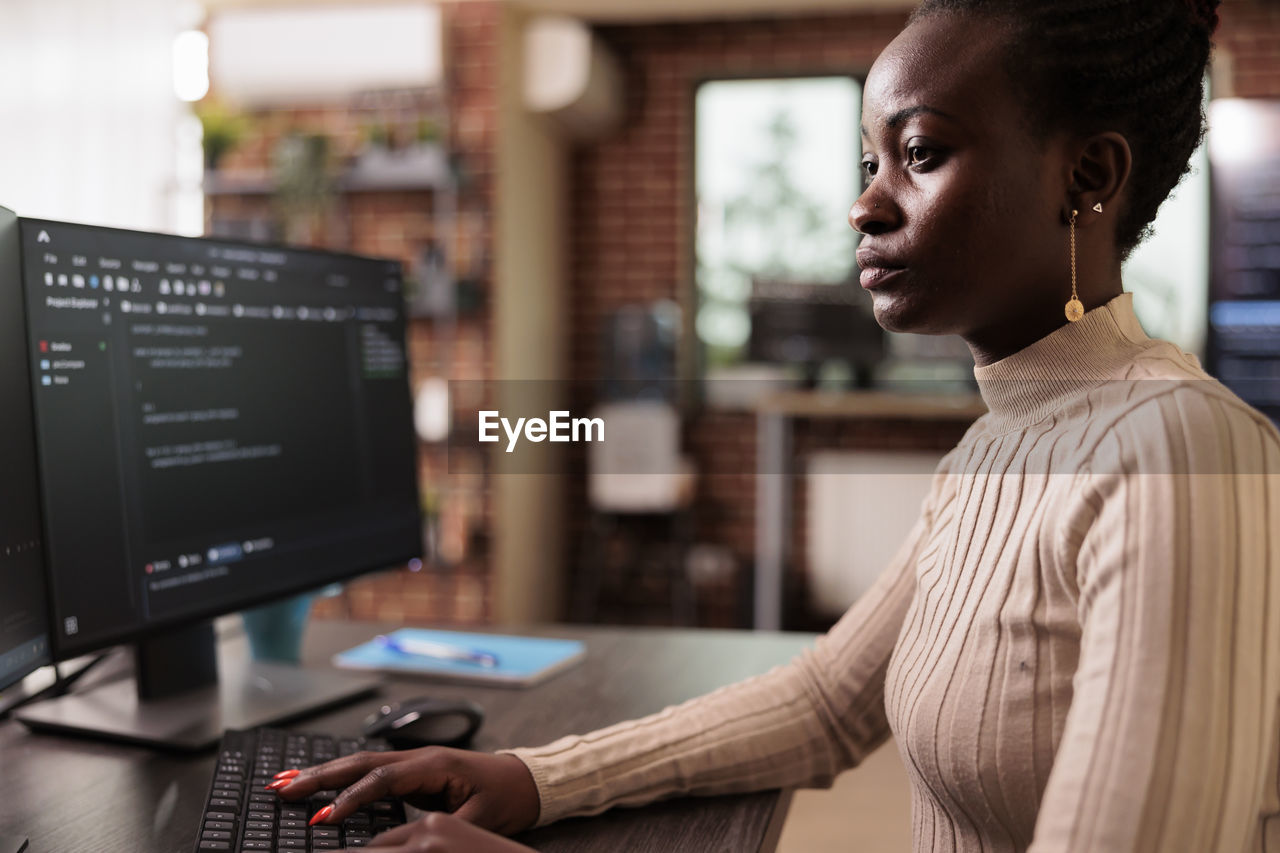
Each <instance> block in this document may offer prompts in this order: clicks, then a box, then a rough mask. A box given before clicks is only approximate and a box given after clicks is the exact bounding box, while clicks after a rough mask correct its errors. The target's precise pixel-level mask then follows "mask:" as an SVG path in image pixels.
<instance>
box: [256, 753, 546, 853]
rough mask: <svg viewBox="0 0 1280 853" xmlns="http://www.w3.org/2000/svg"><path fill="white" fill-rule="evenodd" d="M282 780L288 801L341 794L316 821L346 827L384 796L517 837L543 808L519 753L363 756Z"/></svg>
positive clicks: (284, 775) (283, 775)
mask: <svg viewBox="0 0 1280 853" xmlns="http://www.w3.org/2000/svg"><path fill="white" fill-rule="evenodd" d="M289 774H296V775H293V776H292V777H290V776H289ZM280 776H281V778H280V779H279V780H278V781H277V782H276V783H274V784H273V785H272V789H273V790H275V791H276V792H277V793H278V794H279V795H280V796H281V797H282V798H284V799H286V800H297V799H301V798H303V797H309V796H311V795H312V794H314V793H315V792H316V791H327V790H339V789H341V791H340V793H339V794H338V795H337V796H336V797H334V799H333V802H332V803H330V804H329V808H328V809H327V810H325V809H322V810H321V811H319V812H317V813H316V816H315V818H314V819H313V820H314V822H316V823H326V824H337V823H341V822H342V820H343V819H344V818H346V817H347V816H348V815H350V814H351V813H352V812H354V811H355V810H356V809H358V808H359V807H360V806H363V805H365V804H367V803H371V802H373V801H375V800H380V799H382V798H383V797H400V798H401V799H403V800H404V801H405V802H407V803H409V804H410V805H413V806H416V807H417V808H420V809H423V810H431V811H437V812H441V811H443V812H448V813H450V814H453V815H456V816H457V817H459V818H462V819H463V820H464V821H470V822H471V823H474V824H476V825H477V826H481V827H484V828H485V829H488V830H492V831H494V832H500V833H502V834H503V835H510V834H512V833H515V832H519V831H521V830H524V829H528V828H529V827H531V826H533V825H534V824H535V823H536V822H537V820H538V811H539V809H540V808H541V803H540V802H539V800H538V787H537V785H535V784H534V781H533V776H532V775H530V773H529V769H528V768H527V767H525V765H524V762H523V761H521V760H520V759H518V758H516V757H515V756H514V755H489V754H486V753H481V752H468V751H466V750H462V749H445V748H443V747H439V746H428V747H423V748H422V749H411V750H405V751H401V752H358V753H356V754H355V755H348V756H345V757H343V758H339V759H337V760H335V761H330V762H327V763H325V764H321V765H318V766H316V767H309V768H307V769H306V770H302V771H292V770H287V771H285V772H284V773H281V774H280ZM281 782H284V783H286V784H283V785H281V784H280V783H281ZM326 811H327V813H326ZM419 823H421V821H419ZM414 825H415V826H416V824H414ZM450 831H451V832H452V831H453V830H450ZM430 849H432V850H434V849H435V848H434V847H432V848H430ZM446 849H452V848H446ZM486 849H487V848H486ZM496 849H502V848H496ZM513 849H522V848H519V847H516V848H513Z"/></svg>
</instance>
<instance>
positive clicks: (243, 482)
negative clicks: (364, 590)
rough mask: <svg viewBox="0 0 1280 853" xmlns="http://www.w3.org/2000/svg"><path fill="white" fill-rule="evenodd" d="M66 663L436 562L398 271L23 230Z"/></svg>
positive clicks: (277, 252)
mask: <svg viewBox="0 0 1280 853" xmlns="http://www.w3.org/2000/svg"><path fill="white" fill-rule="evenodd" d="M22 242H23V267H24V275H23V279H24V283H25V289H26V295H27V300H26V302H27V325H28V335H27V339H28V341H29V347H30V353H31V355H30V365H31V371H30V383H31V387H32V393H33V395H34V400H35V423H36V437H37V444H38V448H39V454H38V458H39V466H40V479H41V482H42V484H43V507H44V525H45V534H46V535H45V537H44V541H45V543H46V551H47V554H46V562H47V567H48V577H49V594H50V598H51V608H50V609H51V613H52V619H53V626H52V627H53V631H52V637H53V642H54V648H55V652H56V654H57V656H59V657H65V656H68V655H71V654H76V653H79V652H83V651H88V650H90V649H93V648H99V647H101V646H104V645H110V644H113V643H116V642H120V641H124V640H128V639H133V638H137V637H140V636H142V635H143V634H147V633H152V632H155V631H157V630H159V629H161V628H163V627H165V626H173V625H176V624H178V623H182V622H189V621H192V620H196V619H200V618H205V617H210V616H214V615H217V614H220V613H226V612H230V611H234V610H238V609H241V608H243V607H245V606H248V605H252V604H256V603H259V602H263V601H267V600H269V599H272V598H278V597H281V596H284V595H287V594H290V593H294V592H298V591H301V590H304V589H308V588H314V587H317V586H320V585H323V584H325V583H328V582H331V581H334V580H338V579H342V578H347V577H351V576H353V575H355V574H359V573H361V572H364V571H369V570H372V569H377V568H383V567H386V566H389V565H393V564H395V563H398V562H402V561H404V560H407V559H409V558H411V557H414V556H417V555H418V554H419V553H420V550H421V524H420V520H419V510H418V506H419V503H418V497H417V478H416V446H415V440H414V438H413V433H412V425H411V424H412V419H411V405H410V397H409V384H408V375H407V374H408V371H407V360H406V355H405V347H404V340H405V317H404V308H403V294H402V292H401V290H402V283H401V275H400V268H399V265H398V264H396V263H394V262H390V261H383V260H372V259H366V258H359V257H354V256H348V255H337V254H330V253H324V252H315V251H306V250H298V249H292V248H271V247H263V246H258V245H251V244H238V243H231V242H227V241H218V240H205V239H197V238H183V237H173V236H165V235H157V234H143V233H137V232H131V231H121V230H116V229H108V228H98V227H90V226H83V225H71V224H65V223H56V222H45V221H39V220H25V219H24V220H22Z"/></svg>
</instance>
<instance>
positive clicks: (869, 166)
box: [862, 160, 876, 181]
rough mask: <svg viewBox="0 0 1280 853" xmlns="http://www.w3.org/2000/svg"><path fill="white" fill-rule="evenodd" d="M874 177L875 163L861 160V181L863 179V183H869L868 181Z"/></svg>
mask: <svg viewBox="0 0 1280 853" xmlns="http://www.w3.org/2000/svg"><path fill="white" fill-rule="evenodd" d="M875 176H876V164H875V161H873V160H863V161H862V179H863V180H864V181H870V180H871V179H872V178H874V177H875Z"/></svg>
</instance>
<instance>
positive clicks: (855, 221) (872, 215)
mask: <svg viewBox="0 0 1280 853" xmlns="http://www.w3.org/2000/svg"><path fill="white" fill-rule="evenodd" d="M898 218H899V216H898V213H897V208H896V207H895V206H894V205H893V204H892V203H891V202H889V201H888V200H887V199H885V198H883V197H882V194H881V193H877V192H876V189H875V186H874V185H872V186H870V187H867V189H866V191H865V192H864V193H863V194H862V195H861V196H859V197H858V200H857V201H855V202H854V203H853V207H852V208H850V210H849V224H850V225H851V226H852V227H853V230H854V231H857V232H858V233H859V234H883V233H884V232H885V231H891V230H893V229H894V228H895V227H897V221H898Z"/></svg>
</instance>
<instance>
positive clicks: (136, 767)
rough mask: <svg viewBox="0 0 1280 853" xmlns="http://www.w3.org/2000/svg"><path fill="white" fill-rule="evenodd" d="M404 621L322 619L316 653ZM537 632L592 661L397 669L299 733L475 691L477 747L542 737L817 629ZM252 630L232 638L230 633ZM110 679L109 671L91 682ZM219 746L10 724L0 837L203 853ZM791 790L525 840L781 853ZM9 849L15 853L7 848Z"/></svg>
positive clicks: (78, 852) (630, 714) (149, 852)
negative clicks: (577, 647) (37, 730)
mask: <svg viewBox="0 0 1280 853" xmlns="http://www.w3.org/2000/svg"><path fill="white" fill-rule="evenodd" d="M392 627H396V626H388V625H379V624H376V623H351V622H316V623H314V624H313V625H312V626H311V629H310V630H309V632H308V635H307V639H306V644H305V649H304V663H306V664H307V665H310V666H325V665H327V661H328V660H329V658H330V657H331V656H332V655H333V654H334V653H336V652H338V651H341V650H343V649H346V648H349V647H351V646H354V645H356V644H358V643H361V642H363V641H365V640H367V639H369V638H370V637H372V636H373V635H375V634H377V633H380V632H383V631H386V630H388V629H389V628H392ZM527 633H535V634H545V635H550V636H558V637H568V638H574V639H581V640H584V641H585V642H586V643H587V658H586V660H585V661H584V662H583V663H582V664H581V665H579V666H576V667H574V668H573V669H571V670H569V671H567V672H565V673H563V674H561V675H559V676H557V677H555V678H553V679H551V680H550V681H547V682H545V683H543V684H541V685H538V686H537V687H533V688H529V689H512V688H496V687H486V688H477V687H458V686H446V685H443V684H439V683H436V682H431V681H427V680H425V679H421V678H419V679H407V678H395V679H390V680H388V682H387V685H386V686H385V687H384V688H383V690H382V692H381V694H380V696H378V697H366V698H365V699H363V700H361V701H358V702H356V703H354V704H352V705H349V706H346V707H343V708H338V709H336V710H332V711H329V712H327V713H324V714H322V715H319V716H317V717H313V718H310V719H307V720H304V721H302V722H299V723H296V724H293V725H291V726H289V728H293V729H296V730H299V731H322V732H329V733H332V734H335V735H339V736H351V735H355V734H358V732H359V729H360V724H361V720H362V719H363V718H364V717H365V715H367V714H368V713H369V712H370V711H371V710H372V709H373V708H374V707H376V706H377V705H378V704H381V703H382V702H384V701H387V700H395V699H404V698H408V697H411V696H420V695H423V694H433V695H438V696H441V697H450V696H466V697H469V698H471V699H473V700H474V701H476V702H479V703H480V704H481V705H482V706H483V707H484V709H485V711H486V721H485V725H484V728H483V729H481V731H480V733H479V735H478V736H477V739H476V743H475V747H476V748H477V749H480V750H485V751H492V750H495V749H501V748H504V747H512V746H520V745H538V744H542V743H546V742H548V741H551V740H553V739H555V738H557V737H560V736H561V735H565V734H572V733H580V732H586V731H590V730H592V729H595V728H599V727H601V726H605V725H609V724H611V723H615V722H618V721H620V720H625V719H631V718H634V717H638V716H642V715H645V714H649V713H653V712H655V711H658V710H661V709H662V708H664V707H666V706H667V705H671V704H675V703H678V702H682V701H684V700H686V699H690V698H693V697H694V696H698V695H701V694H703V693H706V692H708V691H710V690H712V689H714V688H716V687H720V686H722V685H725V684H729V683H731V682H734V681H738V680H740V679H743V678H747V677H749V676H751V675H754V674H757V673H760V672H764V671H765V670H767V669H769V668H770V667H773V666H775V665H777V664H780V663H784V662H786V661H788V660H790V659H791V658H792V657H794V656H795V655H796V654H798V653H799V652H800V650H801V649H803V648H804V647H805V646H807V645H808V644H809V643H810V642H811V641H812V639H813V637H812V636H811V635H807V634H761V633H754V634H753V633H750V632H736V631H690V630H681V631H674V630H659V629H652V630H651V629H610V628H586V627H570V626H554V627H549V628H545V629H538V630H533V631H528V632H527ZM242 642H243V641H242V640H238V639H234V638H233V639H232V640H230V643H231V644H233V645H234V644H236V643H241V644H242ZM105 677H110V672H109V671H108V672H104V673H102V674H99V673H97V672H95V673H93V674H92V675H90V676H88V677H86V679H85V681H86V682H90V681H91V680H97V679H99V678H105ZM212 772H213V755H212V753H210V754H204V755H198V756H184V755H175V754H168V753H158V752H153V751H150V750H146V749H141V748H135V747H129V746H120V745H114V744H109V743H98V742H93V741H86V740H76V739H71V738H63V737H55V736H49V735H33V734H31V733H29V732H27V730H26V729H25V728H23V727H22V726H21V725H19V724H18V723H15V722H12V721H6V722H4V723H2V724H0V837H4V836H5V835H8V834H11V835H19V834H21V835H23V836H30V838H31V847H30V853H116V852H117V851H118V853H190V851H191V850H192V849H193V848H194V844H195V842H194V840H195V837H196V830H197V828H198V827H199V825H200V816H201V808H202V807H203V805H204V801H205V797H206V796H207V794H208V790H209V783H210V779H211V774H212ZM789 801H790V795H789V793H788V792H779V791H769V792H764V793H759V794H749V795H742V796H729V797H712V798H702V799H682V800H672V801H668V802H665V803H658V804H655V805H652V806H648V807H645V808H640V809H617V810H615V811H612V812H608V813H606V814H604V815H601V816H599V817H594V818H583V819H576V820H569V821H563V822H561V823H558V824H555V825H553V826H549V827H544V828H542V829H539V830H536V831H533V832H529V833H526V834H525V835H523V836H521V837H520V839H519V840H520V841H522V842H524V843H526V844H529V845H531V846H533V847H535V848H537V849H538V850H540V851H543V853H588V851H602V853H603V851H610V853H613V851H628V853H644V851H655V852H656V851H664V853H665V851H681V850H690V851H699V853H701V851H735V853H737V851H755V850H760V851H771V850H773V849H774V846H775V845H776V843H777V839H778V834H779V833H780V832H781V828H782V821H783V819H784V818H785V816H786V812H787V806H788V803H789ZM6 853H7V851H6Z"/></svg>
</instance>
